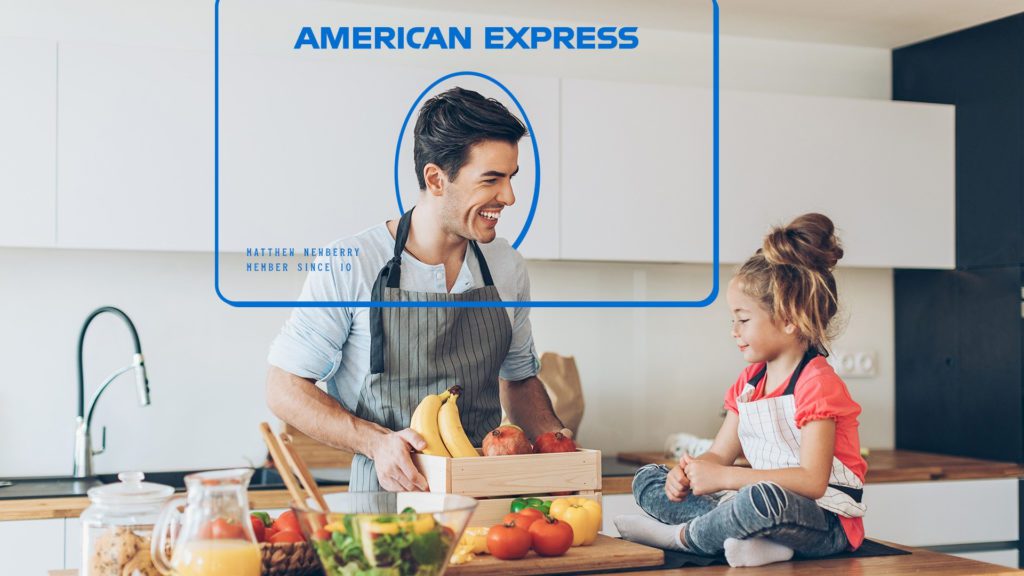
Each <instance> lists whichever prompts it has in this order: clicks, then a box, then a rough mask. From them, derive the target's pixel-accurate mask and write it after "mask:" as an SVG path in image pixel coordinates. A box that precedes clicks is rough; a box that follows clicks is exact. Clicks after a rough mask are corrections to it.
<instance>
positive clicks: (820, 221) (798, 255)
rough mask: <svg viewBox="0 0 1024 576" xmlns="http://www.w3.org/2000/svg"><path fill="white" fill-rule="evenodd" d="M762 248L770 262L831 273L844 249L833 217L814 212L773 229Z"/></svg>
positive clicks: (765, 257)
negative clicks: (837, 234)
mask: <svg viewBox="0 0 1024 576" xmlns="http://www.w3.org/2000/svg"><path fill="white" fill-rule="evenodd" d="M761 250H762V254H763V255H764V259H765V260H766V261H767V262H768V263H769V264H772V265H775V266H779V265H787V266H798V267H801V268H808V269H810V270H817V271H824V272H830V271H831V270H832V269H833V268H835V267H836V263H838V262H839V259H840V258H842V257H843V248H842V246H841V245H840V244H839V238H837V237H836V234H835V225H834V224H832V220H831V219H829V217H828V216H825V215H824V214H818V213H815V212H812V213H809V214H804V215H803V216H799V217H797V218H796V219H795V220H793V221H792V222H790V223H789V225H787V226H783V227H778V228H775V229H773V230H772V232H771V233H770V234H768V236H766V237H765V239H764V247H763V248H762V249H761Z"/></svg>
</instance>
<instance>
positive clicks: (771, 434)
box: [736, 348, 867, 518]
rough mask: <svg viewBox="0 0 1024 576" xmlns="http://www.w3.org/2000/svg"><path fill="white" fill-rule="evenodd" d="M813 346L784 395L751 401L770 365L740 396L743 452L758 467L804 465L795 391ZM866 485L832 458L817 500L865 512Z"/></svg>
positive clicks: (834, 508) (853, 513)
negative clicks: (825, 484) (822, 493)
mask: <svg viewBox="0 0 1024 576" xmlns="http://www.w3.org/2000/svg"><path fill="white" fill-rule="evenodd" d="M817 355H818V352H817V350H814V349H813V348H812V349H811V350H808V352H807V354H805V355H804V357H803V360H801V361H800V365H799V366H797V368H796V370H794V371H793V375H792V376H791V377H790V379H789V384H788V385H787V386H786V390H785V391H784V392H783V393H782V396H778V397H775V398H763V399H761V400H754V401H751V400H750V398H752V397H753V396H754V393H755V391H756V390H757V385H758V383H760V382H761V380H762V379H763V378H764V375H765V372H766V371H767V365H766V366H764V367H762V368H761V369H760V370H759V371H758V372H757V374H755V375H754V377H753V378H752V379H751V380H750V381H749V382H747V385H746V386H745V387H744V388H743V392H742V393H741V394H740V396H739V397H738V398H737V399H736V407H737V409H738V411H739V416H740V423H739V438H740V444H741V445H742V446H743V455H744V456H745V457H746V458H747V460H748V461H749V462H750V466H751V467H752V468H754V469H755V470H775V469H779V468H795V467H798V466H800V429H799V428H797V426H796V400H795V399H794V396H793V391H794V390H795V389H796V382H797V380H798V379H799V378H800V373H801V372H803V369H804V366H806V365H807V363H808V362H810V361H811V360H812V359H813V358H814V357H815V356H817ZM863 490H864V485H863V483H862V482H861V480H860V478H858V477H857V475H856V474H854V473H853V472H852V471H851V470H850V469H849V468H847V467H846V465H845V464H843V463H842V462H840V461H839V459H838V458H836V457H835V456H833V457H832V471H831V472H830V473H829V478H828V488H827V489H826V490H825V495H824V496H822V497H821V498H819V499H817V500H816V501H815V502H816V503H817V504H818V506H820V507H821V508H824V509H825V510H828V511H830V512H835V513H836V514H838V515H840V516H845V517H847V518H858V517H861V516H863V515H864V512H865V510H867V508H866V507H865V506H864V504H862V503H861V496H862V493H863Z"/></svg>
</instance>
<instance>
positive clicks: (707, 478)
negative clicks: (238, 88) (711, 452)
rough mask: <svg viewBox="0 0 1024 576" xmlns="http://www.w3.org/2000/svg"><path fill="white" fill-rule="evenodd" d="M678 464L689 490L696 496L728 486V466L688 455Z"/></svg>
mask: <svg viewBox="0 0 1024 576" xmlns="http://www.w3.org/2000/svg"><path fill="white" fill-rule="evenodd" d="M680 465H681V466H682V468H683V472H684V473H685V474H686V478H687V479H688V480H689V482H690V491H691V492H693V493H694V494H696V495H697V496H703V495H705V494H714V493H715V492H718V491H719V490H725V489H726V488H728V482H727V477H728V474H729V467H728V466H722V465H721V464H717V463H715V462H711V461H709V460H696V459H694V458H691V457H690V456H689V455H686V456H683V459H682V461H681V462H680ZM666 485H667V484H666Z"/></svg>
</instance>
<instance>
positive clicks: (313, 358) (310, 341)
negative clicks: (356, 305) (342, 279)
mask: <svg viewBox="0 0 1024 576" xmlns="http://www.w3.org/2000/svg"><path fill="white" fill-rule="evenodd" d="M318 260H319V259H318ZM299 300H300V301H304V302H334V301H338V300H342V298H341V297H340V294H339V290H338V286H337V282H336V279H335V277H334V274H333V273H324V272H310V273H309V275H307V276H306V282H305V284H304V285H303V287H302V294H301V295H300V296H299ZM351 327H352V311H351V309H350V308H327V307H324V308H304V307H296V308H294V309H293V310H292V314H291V317H289V318H288V320H287V321H286V322H285V324H284V326H283V327H282V328H281V332H280V333H279V334H278V335H277V337H276V338H275V339H274V342H273V343H272V344H271V345H270V353H269V355H268V356H267V361H268V362H269V363H270V364H271V365H273V366H277V367H278V368H280V369H282V370H284V371H286V372H290V373H292V374H295V375H296V376H299V377H301V378H311V379H314V380H317V381H323V380H327V379H329V378H331V377H332V376H334V374H335V372H337V371H338V368H339V367H340V366H341V362H342V352H341V350H342V345H343V344H344V343H345V340H346V339H347V338H348V334H349V330H350V329H351Z"/></svg>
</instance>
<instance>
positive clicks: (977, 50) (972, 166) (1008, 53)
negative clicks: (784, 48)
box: [892, 14, 1024, 268]
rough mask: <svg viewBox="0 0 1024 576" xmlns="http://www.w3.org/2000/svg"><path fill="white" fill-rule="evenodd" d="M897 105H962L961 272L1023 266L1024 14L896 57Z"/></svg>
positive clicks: (958, 186) (959, 115) (909, 48)
mask: <svg viewBox="0 0 1024 576" xmlns="http://www.w3.org/2000/svg"><path fill="white" fill-rule="evenodd" d="M892 64H893V77H892V79H893V80H892V95H893V99H894V100H912V101H915V102H934V103H941V104H954V105H956V194H957V197H956V238H957V245H956V259H957V267H958V268H974V267H987V266H1008V265H1011V264H1024V170H1022V168H1021V159H1022V158H1024V14H1018V15H1016V16H1011V17H1009V18H1003V19H1001V20H996V21H995V22H990V23H988V24H984V25H981V26H977V27H974V28H970V29H967V30H963V31H960V32H956V33H954V34H949V35H946V36H942V37H939V38H935V39H933V40H929V41H927V42H921V43H919V44H914V45H911V46H907V47H904V48H899V49H896V50H894V51H893V55H892Z"/></svg>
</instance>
